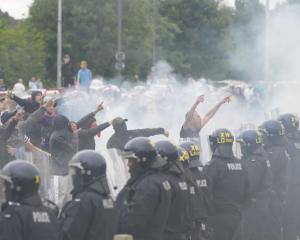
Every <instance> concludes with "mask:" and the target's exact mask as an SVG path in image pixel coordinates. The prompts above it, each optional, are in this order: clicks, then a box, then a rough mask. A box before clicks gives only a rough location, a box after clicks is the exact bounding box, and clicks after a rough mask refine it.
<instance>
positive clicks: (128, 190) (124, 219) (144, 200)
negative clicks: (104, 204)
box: [117, 137, 172, 240]
mask: <svg viewBox="0 0 300 240" xmlns="http://www.w3.org/2000/svg"><path fill="white" fill-rule="evenodd" d="M123 157H124V158H125V159H128V167H129V171H130V174H131V177H130V179H129V180H128V182H127V184H126V185H125V187H124V188H123V189H122V190H121V192H120V193H119V195H118V197H117V206H118V210H119V233H126V234H131V235H133V238H134V239H137V240H162V239H163V235H164V231H165V228H166V224H167V221H168V216H169V208H170V205H171V193H172V192H171V185H170V183H169V182H168V180H167V178H166V176H165V175H164V174H162V173H161V172H159V171H158V170H159V169H160V168H161V167H162V166H164V165H165V164H166V161H165V160H164V159H163V158H160V159H159V158H157V152H156V150H155V148H154V145H153V144H152V143H151V141H150V140H149V139H148V138H144V137H138V138H134V139H132V140H130V141H129V142H128V143H127V144H126V145H125V152H124V156H123Z"/></svg>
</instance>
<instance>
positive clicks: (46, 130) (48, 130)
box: [38, 113, 56, 152]
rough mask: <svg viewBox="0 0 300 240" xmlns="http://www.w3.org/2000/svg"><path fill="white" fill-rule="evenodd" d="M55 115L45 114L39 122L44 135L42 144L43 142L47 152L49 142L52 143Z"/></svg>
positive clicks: (42, 145)
mask: <svg viewBox="0 0 300 240" xmlns="http://www.w3.org/2000/svg"><path fill="white" fill-rule="evenodd" d="M55 116H56V115H55V114H53V115H49V114H47V113H45V114H44V116H42V117H41V119H40V120H39V122H38V124H39V125H40V126H41V133H42V142H41V147H42V148H43V149H44V150H45V151H47V152H48V151H49V147H50V146H49V144H50V143H49V142H50V137H51V134H52V132H53V120H54V118H55Z"/></svg>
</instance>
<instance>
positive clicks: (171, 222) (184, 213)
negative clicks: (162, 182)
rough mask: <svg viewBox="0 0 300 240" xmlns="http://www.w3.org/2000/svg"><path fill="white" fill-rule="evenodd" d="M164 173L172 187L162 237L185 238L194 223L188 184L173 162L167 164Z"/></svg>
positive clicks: (170, 239) (180, 169)
mask: <svg viewBox="0 0 300 240" xmlns="http://www.w3.org/2000/svg"><path fill="white" fill-rule="evenodd" d="M164 173H165V174H166V177H167V180H168V181H169V183H170V185H171V187H172V201H171V206H170V214H169V217H168V221H167V224H166V228H165V231H164V238H163V239H164V240H177V239H178V240H180V239H187V236H188V235H189V234H190V232H191V230H192V226H193V223H194V221H193V218H192V212H191V205H190V189H189V184H188V182H187V181H186V179H185V176H184V175H183V169H182V168H179V167H177V166H176V165H175V164H174V165H171V166H168V167H167V168H166V169H165V170H164Z"/></svg>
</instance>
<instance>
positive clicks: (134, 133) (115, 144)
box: [106, 128, 165, 151]
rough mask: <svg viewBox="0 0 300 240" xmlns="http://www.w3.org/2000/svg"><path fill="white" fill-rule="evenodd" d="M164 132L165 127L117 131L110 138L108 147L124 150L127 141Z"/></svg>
mask: <svg viewBox="0 0 300 240" xmlns="http://www.w3.org/2000/svg"><path fill="white" fill-rule="evenodd" d="M164 132H165V130H164V129H163V128H153V129H151V128H146V129H136V130H124V131H116V132H115V133H114V134H113V135H112V136H111V137H110V139H109V140H108V142H107V145H106V147H107V148H108V149H111V148H116V149H118V150H121V151H123V150H124V146H125V145H126V143H127V142H128V141H129V140H131V139H133V138H135V137H151V136H155V135H159V134H163V133H164Z"/></svg>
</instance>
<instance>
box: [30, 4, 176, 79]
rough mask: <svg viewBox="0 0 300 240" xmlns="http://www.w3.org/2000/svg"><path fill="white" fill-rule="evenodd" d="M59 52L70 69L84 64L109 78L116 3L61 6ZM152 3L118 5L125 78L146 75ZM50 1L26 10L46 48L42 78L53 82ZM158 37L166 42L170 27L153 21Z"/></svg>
mask: <svg viewBox="0 0 300 240" xmlns="http://www.w3.org/2000/svg"><path fill="white" fill-rule="evenodd" d="M63 2H64V5H63V51H64V53H69V54H70V55H71V58H72V59H73V64H75V65H76V66H78V65H79V62H80V60H82V59H85V60H87V61H88V63H89V67H90V68H91V69H92V71H93V73H94V75H96V74H101V75H104V76H106V77H112V76H114V74H115V69H114V65H115V53H116V50H117V49H116V48H117V16H116V8H117V7H116V1H104V0H89V1H81V0H65V1H63ZM151 7H152V1H148V0H131V1H124V17H123V26H124V29H123V39H124V41H123V42H124V52H125V53H126V56H127V57H126V62H125V63H126V70H125V75H127V76H132V75H133V74H141V75H144V76H145V75H146V70H145V69H149V66H150V63H151V56H152V55H151V54H152V42H153V36H154V34H153V24H152V21H151V17H150V13H151ZM56 12H57V6H56V1H52V0H36V1H35V2H34V4H33V5H32V7H31V9H30V15H31V17H30V19H29V22H30V24H31V26H32V27H34V28H35V29H37V30H38V31H39V32H41V33H42V35H43V38H44V41H45V43H46V46H47V52H48V53H49V55H48V56H47V62H46V66H47V69H48V76H49V77H51V78H53V79H54V78H55V73H56V71H55V68H56V66H55V62H56V24H57V21H56V18H57V16H56ZM158 22H159V29H158V31H159V33H160V36H161V38H165V37H168V38H170V37H172V36H173V32H175V31H176V26H175V25H174V24H172V23H170V22H168V21H167V19H165V18H163V17H160V16H158Z"/></svg>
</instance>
